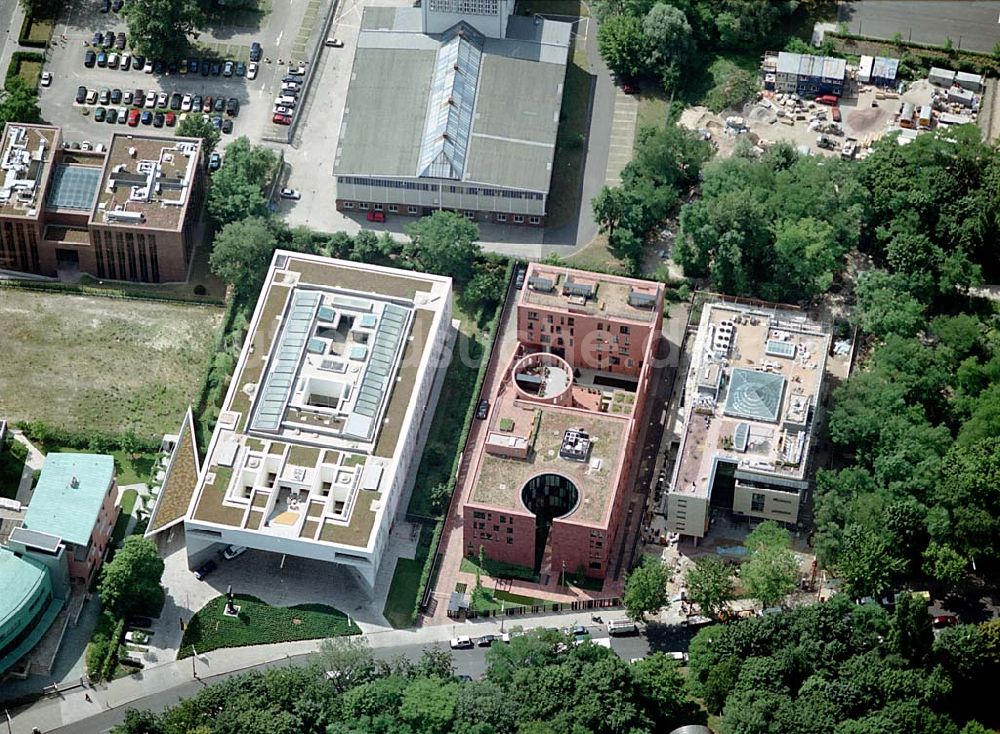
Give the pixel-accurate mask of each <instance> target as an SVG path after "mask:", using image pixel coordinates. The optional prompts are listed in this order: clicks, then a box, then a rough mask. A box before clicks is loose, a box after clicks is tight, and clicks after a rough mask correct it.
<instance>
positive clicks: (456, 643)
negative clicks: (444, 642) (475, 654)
mask: <svg viewBox="0 0 1000 734" xmlns="http://www.w3.org/2000/svg"><path fill="white" fill-rule="evenodd" d="M448 644H449V645H450V646H451V649H452V650H471V649H472V648H474V647H475V646H476V645H475V643H473V642H472V638H471V637H466V636H464V635H463V636H461V637H452V638H451V641H450V642H449V643H448Z"/></svg>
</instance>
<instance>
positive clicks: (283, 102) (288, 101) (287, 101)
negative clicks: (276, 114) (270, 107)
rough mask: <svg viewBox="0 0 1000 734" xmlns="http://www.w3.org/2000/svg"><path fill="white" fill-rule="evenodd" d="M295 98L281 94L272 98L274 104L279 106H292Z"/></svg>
mask: <svg viewBox="0 0 1000 734" xmlns="http://www.w3.org/2000/svg"><path fill="white" fill-rule="evenodd" d="M295 102H296V99H295V97H288V96H281V97H275V98H274V104H276V105H279V106H281V107H294V106H295Z"/></svg>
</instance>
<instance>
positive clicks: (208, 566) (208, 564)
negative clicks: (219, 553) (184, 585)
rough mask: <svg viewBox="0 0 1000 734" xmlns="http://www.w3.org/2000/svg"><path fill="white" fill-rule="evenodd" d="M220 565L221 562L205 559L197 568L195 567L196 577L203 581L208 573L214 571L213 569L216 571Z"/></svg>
mask: <svg viewBox="0 0 1000 734" xmlns="http://www.w3.org/2000/svg"><path fill="white" fill-rule="evenodd" d="M218 567H219V564H217V563H216V562H215V561H211V560H209V561H205V562H204V563H203V564H201V565H200V566H198V568H197V569H195V572H194V577H195V578H196V579H198V580H199V581H202V580H204V578H205V577H206V576H208V574H210V573H212V571H214V570H215V569H217V568H218Z"/></svg>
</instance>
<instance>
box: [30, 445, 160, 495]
mask: <svg viewBox="0 0 1000 734" xmlns="http://www.w3.org/2000/svg"><path fill="white" fill-rule="evenodd" d="M43 450H44V451H45V452H46V453H48V454H53V453H59V454H91V453H94V452H93V451H90V450H88V449H66V448H51V449H49V448H46V449H43ZM98 453H99V452H98ZM111 455H112V456H113V457H114V458H115V479H116V480H117V482H118V484H119V485H120V486H124V485H129V484H140V483H145V482H148V481H149V474H150V472H152V470H153V465H154V464H155V463H156V461H157V459H158V458H159V454H136V456H135V458H134V459H133V458H132V455H131V454H127V453H125V452H124V451H112V452H111Z"/></svg>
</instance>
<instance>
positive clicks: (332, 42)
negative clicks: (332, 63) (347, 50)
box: [323, 38, 344, 48]
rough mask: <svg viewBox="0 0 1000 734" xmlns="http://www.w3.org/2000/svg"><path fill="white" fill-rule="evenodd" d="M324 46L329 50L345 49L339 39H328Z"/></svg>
mask: <svg viewBox="0 0 1000 734" xmlns="http://www.w3.org/2000/svg"><path fill="white" fill-rule="evenodd" d="M323 45H324V46H327V47H329V48H343V47H344V42H343V41H341V40H340V39H339V38H328V39H326V43H324V44H323Z"/></svg>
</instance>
